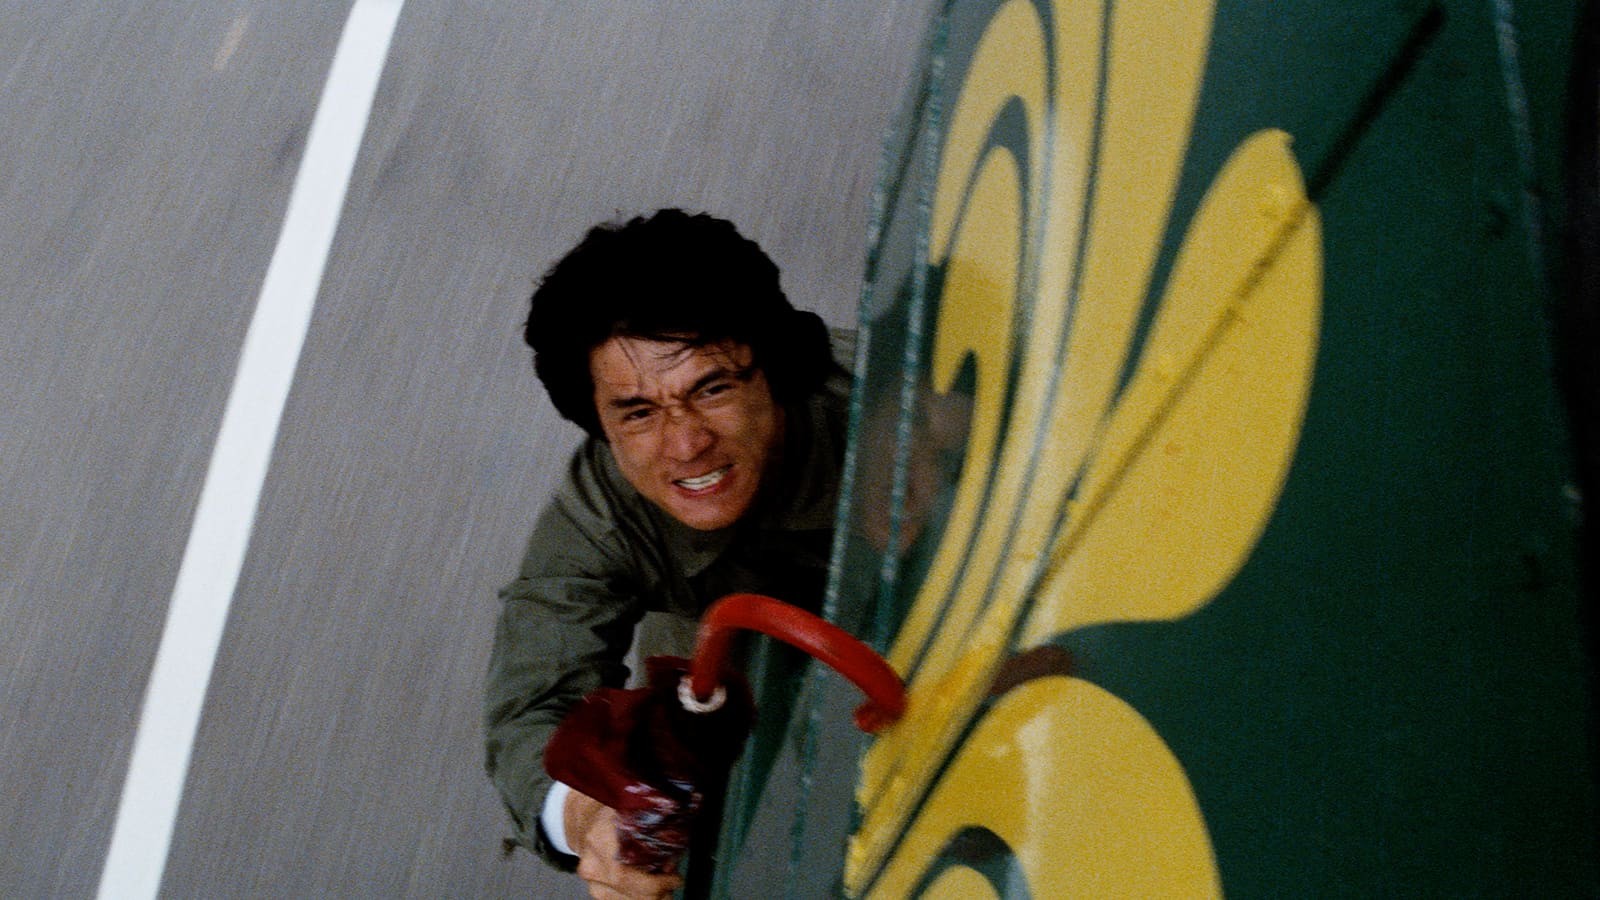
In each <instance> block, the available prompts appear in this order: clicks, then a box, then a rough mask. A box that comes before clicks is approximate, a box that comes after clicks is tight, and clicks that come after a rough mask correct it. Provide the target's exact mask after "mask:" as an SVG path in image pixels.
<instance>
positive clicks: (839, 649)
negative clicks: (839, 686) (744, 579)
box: [686, 594, 906, 733]
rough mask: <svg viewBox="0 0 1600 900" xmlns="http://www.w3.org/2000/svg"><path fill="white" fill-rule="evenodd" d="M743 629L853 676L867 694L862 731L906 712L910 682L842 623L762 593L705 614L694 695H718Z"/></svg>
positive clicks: (860, 716) (735, 598)
mask: <svg viewBox="0 0 1600 900" xmlns="http://www.w3.org/2000/svg"><path fill="white" fill-rule="evenodd" d="M739 628H743V629H745V630H748V631H759V632H761V633H762V634H765V635H767V636H768V637H773V638H777V639H778V640H780V641H783V642H784V643H786V644H792V645H793V646H795V647H798V648H800V649H801V650H804V651H805V652H806V653H809V654H811V655H812V656H814V657H816V658H817V659H819V660H821V661H822V662H824V663H827V664H828V665H829V666H830V667H832V668H833V669H834V670H835V671H837V672H838V673H839V674H841V675H843V676H844V677H846V678H848V679H850V682H851V683H852V684H854V685H855V686H856V687H858V688H860V689H861V691H862V693H864V694H866V695H867V701H866V702H865V703H863V704H861V706H859V707H857V708H856V715H855V721H856V727H857V728H860V729H861V730H862V731H865V732H868V733H875V732H877V731H880V730H882V729H883V728H886V727H888V726H889V725H892V724H894V722H895V721H896V720H898V719H899V718H900V717H901V716H902V715H904V714H905V710H906V688H905V684H904V683H903V682H902V681H901V680H900V676H899V675H898V674H896V673H895V671H894V669H892V668H890V667H889V664H888V663H887V662H885V661H884V660H883V657H881V656H879V655H878V654H876V653H874V652H872V648H871V647H868V646H867V645H866V644H863V643H862V642H861V641H859V640H856V638H855V637H853V636H852V635H851V634H850V633H849V632H847V631H845V630H844V629H842V628H840V627H838V626H837V625H834V624H832V623H830V622H828V621H827V620H825V619H822V618H820V617H818V616H814V615H812V614H811V613H808V612H806V611H805V610H803V609H800V608H799V607H796V606H790V605H789V604H787V603H784V602H782V601H779V600H774V599H772V598H771V597H765V596H762V595H761V594H729V595H728V596H726V597H723V598H722V599H721V600H718V601H717V602H716V603H713V604H711V608H710V609H708V610H706V613H705V615H704V616H702V617H701V619H700V634H699V638H698V640H697V641H696V644H695V650H694V659H692V660H691V661H690V663H689V691H690V692H691V693H692V694H693V695H694V697H695V698H699V699H700V700H701V701H705V700H707V699H710V698H712V697H713V695H714V694H715V693H716V691H717V689H718V684H717V680H718V677H719V675H720V673H721V672H722V666H723V662H724V661H725V660H726V659H727V657H728V646H729V644H730V643H731V641H732V640H733V631H734V629H739ZM712 702H713V703H714V702H715V701H714V700H713V701H712ZM686 705H687V704H686Z"/></svg>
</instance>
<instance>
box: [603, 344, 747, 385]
mask: <svg viewBox="0 0 1600 900" xmlns="http://www.w3.org/2000/svg"><path fill="white" fill-rule="evenodd" d="M754 355H755V354H754V353H753V352H752V351H751V349H750V347H749V346H748V345H746V344H741V343H739V342H737V341H731V340H730V341H719V342H717V343H714V344H703V345H698V346H697V345H693V344H689V343H686V342H683V341H657V340H649V339H646V338H636V337H614V338H611V339H609V340H607V341H606V342H605V343H603V344H601V345H600V346H598V347H596V348H594V349H593V350H591V351H590V352H589V372H590V374H591V375H592V376H593V378H594V389H595V394H596V395H597V396H607V395H609V396H617V395H626V394H646V393H648V394H653V393H667V394H671V393H674V392H676V391H681V390H685V389H688V388H690V387H692V386H693V385H694V384H695V382H697V381H699V380H700V379H701V378H704V377H706V376H707V375H711V374H714V373H716V372H719V371H725V372H729V373H732V372H738V371H740V370H742V369H744V368H746V367H748V366H749V365H750V363H751V361H752V360H753V359H754Z"/></svg>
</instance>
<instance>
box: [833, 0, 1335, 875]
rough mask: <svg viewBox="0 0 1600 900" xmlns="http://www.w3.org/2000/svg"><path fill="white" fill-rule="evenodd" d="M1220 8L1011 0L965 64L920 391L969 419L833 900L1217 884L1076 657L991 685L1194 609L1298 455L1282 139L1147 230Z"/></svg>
mask: <svg viewBox="0 0 1600 900" xmlns="http://www.w3.org/2000/svg"><path fill="white" fill-rule="evenodd" d="M1212 12H1213V10H1212V4H1211V3H1209V2H1171V0H1162V2H1157V0H1140V2H1112V0H1105V2H1060V3H1054V4H1052V3H1048V2H1044V0H1038V2H1027V0H1011V2H1004V3H1000V4H998V5H997V7H996V8H995V10H994V12H993V14H992V16H991V17H990V18H989V19H988V23H987V25H986V27H985V28H984V30H983V33H982V36H981V38H979V40H978V42H977V44H976V45H975V46H974V48H973V53H972V56H971V60H970V63H969V65H968V66H967V68H966V70H965V72H964V73H963V74H962V75H961V78H962V82H961V87H960V93H959V97H958V98H957V99H956V100H955V102H954V103H953V105H952V106H951V110H950V114H949V116H948V119H947V123H948V124H947V126H946V128H945V132H944V136H943V143H942V146H941V147H940V148H939V154H940V155H939V162H938V177H937V181H936V185H935V188H934V193H933V202H932V205H931V209H930V210H929V215H930V220H929V225H928V250H929V260H928V262H929V266H930V270H931V271H934V272H938V273H942V279H943V281H942V284H941V285H939V286H937V290H938V291H939V298H940V299H939V302H938V313H937V322H936V324H935V334H934V337H933V345H932V350H931V358H930V360H929V368H928V375H929V385H928V386H929V389H930V390H931V391H932V392H934V393H935V394H936V395H937V394H944V393H948V392H950V391H952V390H954V389H955V386H956V383H957V380H958V378H967V379H969V382H968V383H966V384H965V385H964V386H963V387H962V391H963V392H969V393H970V427H969V429H968V431H967V433H966V444H965V447H964V448H963V453H964V456H963V461H962V465H961V470H960V471H961V475H960V479H959V481H958V482H957V484H956V486H955V490H954V497H953V500H952V502H951V505H950V507H949V513H948V516H947V517H946V519H945V524H944V528H943V532H942V534H941V535H940V536H939V542H938V546H937V550H936V551H935V552H934V555H933V559H932V561H931V563H930V565H929V567H928V570H927V574H926V576H925V577H924V578H923V580H922V582H921V584H920V586H919V587H918V588H917V591H916V596H915V600H914V602H912V604H911V605H910V607H909V609H908V611H907V613H906V615H905V617H904V620H903V621H902V622H901V623H900V627H899V630H898V632H897V633H896V635H895V637H894V639H893V641H892V644H891V646H890V652H889V656H890V660H891V662H892V663H893V664H894V666H895V667H896V668H897V669H898V670H899V671H900V672H902V673H904V674H905V675H906V676H907V678H908V682H909V685H910V689H911V711H910V714H909V715H908V717H907V718H906V719H905V720H904V721H903V722H902V723H901V724H900V725H898V726H896V727H895V728H893V729H891V730H890V731H889V732H887V733H885V734H884V735H883V736H882V737H881V738H879V739H878V740H877V741H876V742H875V743H874V745H873V746H872V748H871V750H870V751H869V753H868V755H867V757H866V759H865V761H864V763H863V771H862V779H861V783H860V785H859V787H858V800H859V803H860V806H861V810H862V821H861V824H860V827H859V829H858V830H857V833H856V834H855V836H854V837H853V838H852V841H851V847H850V852H849V857H848V859H847V864H846V873H845V883H846V887H847V889H849V890H850V891H851V892H852V893H853V894H858V895H859V894H869V895H872V896H883V897H900V896H912V895H922V896H949V897H971V896H982V895H983V894H984V893H993V894H994V895H997V896H1039V897H1047V896H1048V897H1054V896H1068V895H1079V894H1081V895H1093V896H1099V895H1106V894H1114V895H1126V896H1158V895H1172V894H1182V895H1184V896H1194V895H1196V894H1203V893H1212V894H1218V893H1220V892H1221V884H1220V879H1219V876H1218V873H1217V870H1216V863H1215V857H1214V853H1213V851H1212V847H1211V842H1210V838H1209V836H1208V833H1207V830H1206V825H1205V820H1204V818H1203V816H1202V814H1201V810H1200V808H1199V804H1198V802H1197V800H1196V799H1195V796H1194V792H1193V789H1192V788H1191V786H1190V784H1189V780H1188V777H1187V775H1186V774H1185V772H1184V769H1183V766H1182V764H1181V763H1180V762H1179V760H1178V759H1177V758H1176V757H1175V756H1174V754H1173V753H1172V752H1171V750H1170V749H1169V748H1168V746H1167V744H1166V743H1165V742H1164V741H1163V740H1162V738H1161V736H1160V735H1159V734H1158V733H1157V732H1156V730H1155V728H1154V727H1153V726H1152V725H1151V724H1150V723H1149V722H1148V721H1147V720H1146V719H1145V718H1144V717H1143V716H1141V715H1140V714H1139V712H1138V711H1137V710H1135V709H1134V708H1133V707H1132V706H1130V705H1128V704H1127V703H1126V702H1124V701H1123V700H1121V699H1120V698H1118V697H1116V696H1115V695H1113V694H1111V693H1109V692H1108V691H1106V690H1104V689H1102V688H1100V687H1098V686H1096V685H1094V684H1092V683H1091V682H1090V681H1088V680H1085V679H1083V678H1079V677H1075V676H1074V675H1073V674H1072V673H1071V672H1070V671H1064V670H1050V669H1049V667H1048V666H1046V667H1045V669H1043V670H1040V671H1039V672H1037V673H1035V674H1034V675H1033V676H1030V677H1027V678H1022V679H1020V680H1017V679H1012V678H1010V675H1009V674H1008V673H1011V672H1014V671H1015V670H1017V669H1018V668H1019V666H1021V664H1022V663H1023V662H1026V661H1028V660H1032V659H1037V658H1038V656H1037V651H1039V650H1040V648H1049V647H1050V646H1052V644H1053V642H1055V641H1057V640H1058V639H1060V638H1061V637H1062V636H1063V635H1066V634H1069V633H1071V632H1073V631H1075V630H1077V629H1082V628H1085V627H1089V626H1094V625H1101V624H1106V623H1112V622H1153V621H1170V620H1174V619H1179V618H1182V617H1185V616H1188V615H1190V614H1192V613H1193V612H1194V611H1196V610H1197V609H1199V608H1201V607H1203V606H1204V605H1205V604H1207V603H1209V602H1211V600H1212V599H1213V598H1214V597H1216V596H1217V594H1218V593H1219V592H1220V591H1221V590H1222V588H1223V587H1225V586H1226V585H1227V583H1228V582H1229V581H1230V580H1231V579H1232V578H1233V576H1234V574H1235V573H1236V572H1237V571H1238V569H1239V567H1240V566H1241V565H1242V564H1243V563H1244V561H1245V560H1246V559H1247V558H1248V556H1249V554H1250V552H1251V550H1252V548H1253V547H1254V545H1255V542H1256V541H1257V539H1258V538H1259V536H1260V534H1261V531H1262V529H1263V528H1264V527H1265V524H1266V522H1267V520H1268V519H1269V517H1270V516H1271V513H1272V510H1273V508H1274V507H1275V505H1276V503H1277V498H1278V495H1279V493H1280V491H1281V488H1282V484H1283V481H1284V478H1285V476H1286V473H1287V471H1288V467H1289V464H1290V462H1291V460H1292V458H1293V455H1294V450H1295V446H1296V444H1297V442H1298V438H1299V429H1300V423H1301V420H1302V418H1303V416H1304V410H1305V403H1306V396H1307V393H1308V391H1309V388H1310V380H1311V373H1312V367H1313V362H1314V359H1315V355H1316V345H1317V333H1318V326H1319V317H1320V307H1321V284H1322V275H1321V231H1320V221H1319V219H1318V216H1317V213H1316V210H1315V208H1314V207H1312V206H1311V204H1310V203H1309V202H1308V201H1307V199H1306V195H1305V189H1304V185H1303V181H1302V177H1301V174H1300V170H1299V168H1298V166H1297V164H1296V162H1295V160H1294V158H1293V155H1292V153H1291V152H1290V148H1289V138H1288V135H1286V134H1284V133H1282V132H1280V131H1273V130H1266V131H1261V132H1257V133H1256V134H1254V135H1251V136H1250V137H1248V138H1246V139H1245V140H1244V141H1243V142H1242V143H1241V144H1240V145H1239V146H1238V147H1237V148H1235V150H1234V152H1233V154H1232V155H1231V157H1230V158H1229V160H1228V161H1227V162H1226V163H1225V164H1224V166H1223V167H1222V169H1221V171H1220V172H1219V173H1218V174H1217V175H1216V176H1215V178H1214V180H1213V181H1212V183H1211V185H1210V187H1209V188H1208V189H1207V190H1206V193H1205V196H1204V198H1203V199H1202V200H1201V202H1200V204H1199V207H1198V209H1197V211H1196V212H1195V213H1194V215H1193V216H1192V218H1190V219H1189V220H1188V221H1187V222H1186V223H1183V227H1182V229H1181V232H1180V229H1178V228H1174V227H1172V226H1173V224H1174V223H1172V222H1171V221H1170V220H1171V217H1172V213H1173V208H1174V197H1175V194H1176V192H1177V188H1178V183H1179V177H1180V174H1181V171H1182V167H1183V163H1184V158H1185V154H1186V152H1187V149H1188V146H1189V139H1190V132H1191V128H1192V124H1193V118H1194V110H1195V105H1196V100H1197V97H1198V95H1199V91H1200V86H1201V81H1202V76H1203V73H1204V68H1205V63H1206V57H1207V51H1208V43H1209V35H1210V29H1211V21H1212ZM1174 235H1179V236H1178V237H1173V236H1174ZM1172 241H1176V242H1177V250H1176V254H1175V256H1171V260H1172V261H1171V264H1170V269H1169V270H1163V269H1162V268H1161V267H1160V266H1158V262H1159V261H1160V260H1161V258H1162V255H1163V251H1164V249H1166V247H1167V245H1168V243H1169V242H1172ZM1167 252H1168V254H1169V256H1170V255H1171V254H1170V251H1167ZM1030 651H1034V654H1033V655H1030ZM1001 685H1004V687H1003V688H1002V687H1001Z"/></svg>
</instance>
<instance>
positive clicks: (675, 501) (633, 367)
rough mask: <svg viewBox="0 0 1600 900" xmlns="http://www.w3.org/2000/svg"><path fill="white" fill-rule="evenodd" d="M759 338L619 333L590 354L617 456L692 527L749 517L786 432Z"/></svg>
mask: <svg viewBox="0 0 1600 900" xmlns="http://www.w3.org/2000/svg"><path fill="white" fill-rule="evenodd" d="M754 357H755V354H754V353H753V351H751V349H750V347H749V346H747V345H745V344H740V343H737V342H734V341H724V342H722V343H718V344H708V345H705V346H700V347H696V346H692V345H690V344H687V343H683V342H679V341H656V340H647V339H644V338H633V337H614V338H611V339H609V340H607V341H606V342H605V343H603V344H601V345H600V346H598V347H596V348H595V349H594V350H593V351H591V352H590V354H589V373H590V375H591V376H592V377H593V380H594V405H595V410H596V411H597V412H598V413H599V417H600V427H601V430H603V431H604V432H605V436H606V440H607V441H608V442H610V444H611V452H612V454H613V455H614V456H615V457H616V460H617V466H618V467H619V468H620V469H621V470H622V475H623V477H625V478H627V479H628V483H629V484H631V485H633V486H634V488H635V489H637V490H638V491H639V493H640V494H643V495H644V497H645V499H647V500H649V501H650V502H651V503H654V504H655V505H656V506H658V507H660V508H661V509H662V510H663V511H665V512H666V513H667V514H668V515H670V516H672V517H673V518H675V519H677V520H678V521H680V522H682V523H683V524H685V525H688V526H689V527H690V528H696V529H700V530H702V531H710V530H714V529H718V528H726V527H728V526H729V525H732V524H733V523H735V522H737V521H739V519H740V518H741V517H743V516H744V514H745V513H747V512H749V510H750V507H751V506H752V505H753V504H754V503H755V499H756V496H757V494H758V493H759V491H760V488H761V483H762V479H763V478H764V477H766V475H767V470H768V469H769V468H772V467H774V466H776V464H777V457H778V452H779V450H778V448H779V445H780V444H781V442H782V440H783V409H782V407H780V406H778V404H777V402H776V401H775V400H774V399H773V397H772V389H771V387H770V386H769V385H768V384H767V379H766V376H765V375H764V374H763V373H762V372H761V370H760V369H758V368H756V367H755V366H753V365H752V363H753V362H754Z"/></svg>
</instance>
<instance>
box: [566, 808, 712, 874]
mask: <svg viewBox="0 0 1600 900" xmlns="http://www.w3.org/2000/svg"><path fill="white" fill-rule="evenodd" d="M562 821H563V824H564V825H565V826H566V832H567V844H568V845H569V846H570V847H572V849H573V850H574V851H575V852H577V854H578V877H579V878H582V879H583V880H584V881H585V882H587V883H588V885H589V896H591V897H593V898H595V900H614V898H619V897H626V898H639V900H663V898H667V897H671V896H672V892H673V891H674V890H677V888H678V886H679V885H681V884H683V879H682V878H681V877H679V876H677V875H652V874H650V873H649V872H645V871H643V870H641V869H635V868H633V867H632V866H628V865H625V864H624V863H623V862H622V861H621V860H619V859H618V858H617V811H616V810H614V809H612V808H611V807H609V806H606V805H605V804H603V803H601V802H600V801H598V800H596V799H594V798H593V797H590V796H588V795H586V794H583V793H581V792H579V791H573V792H572V793H570V794H568V795H567V804H566V808H565V809H564V810H563V811H562Z"/></svg>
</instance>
